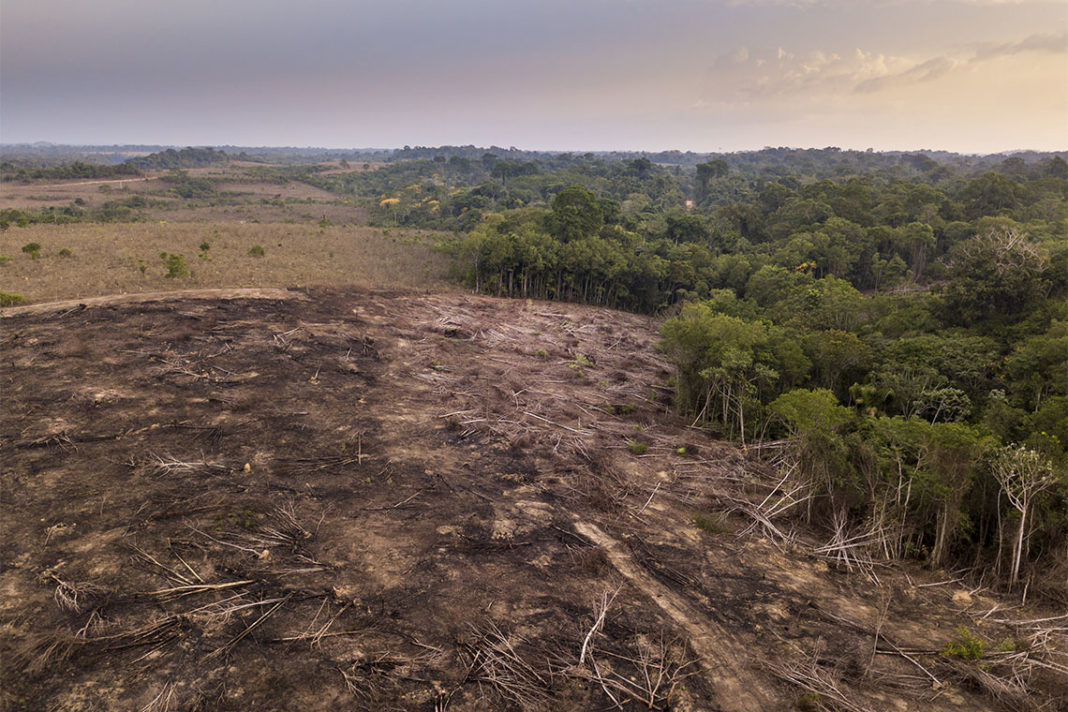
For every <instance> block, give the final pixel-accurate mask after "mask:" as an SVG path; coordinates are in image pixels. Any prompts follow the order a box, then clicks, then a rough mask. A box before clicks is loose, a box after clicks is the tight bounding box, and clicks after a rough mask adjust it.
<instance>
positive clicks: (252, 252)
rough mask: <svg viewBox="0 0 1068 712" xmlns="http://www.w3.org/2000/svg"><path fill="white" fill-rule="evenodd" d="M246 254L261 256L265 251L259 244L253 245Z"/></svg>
mask: <svg viewBox="0 0 1068 712" xmlns="http://www.w3.org/2000/svg"><path fill="white" fill-rule="evenodd" d="M248 254H249V255H250V256H252V257H263V256H264V255H266V254H267V251H266V250H264V249H263V247H262V246H260V245H253V246H252V249H250V250H249V251H248Z"/></svg>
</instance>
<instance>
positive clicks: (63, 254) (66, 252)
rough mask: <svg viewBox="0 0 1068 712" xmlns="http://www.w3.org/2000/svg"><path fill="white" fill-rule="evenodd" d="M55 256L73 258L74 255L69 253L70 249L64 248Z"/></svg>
mask: <svg viewBox="0 0 1068 712" xmlns="http://www.w3.org/2000/svg"><path fill="white" fill-rule="evenodd" d="M57 254H59V256H60V257H73V256H74V253H73V252H71V251H70V249H69V248H66V247H64V248H63V249H62V250H60V251H59V252H58V253H57Z"/></svg>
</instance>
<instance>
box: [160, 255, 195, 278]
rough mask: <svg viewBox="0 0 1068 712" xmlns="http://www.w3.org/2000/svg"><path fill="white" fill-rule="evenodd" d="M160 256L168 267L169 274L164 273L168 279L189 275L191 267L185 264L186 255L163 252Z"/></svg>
mask: <svg viewBox="0 0 1068 712" xmlns="http://www.w3.org/2000/svg"><path fill="white" fill-rule="evenodd" d="M159 257H160V259H161V260H163V263H164V265H165V266H166V267H167V274H165V275H163V276H164V277H166V278H167V279H177V278H179V277H186V276H188V275H189V267H188V266H187V265H186V264H185V255H175V254H171V253H169V252H161V253H159Z"/></svg>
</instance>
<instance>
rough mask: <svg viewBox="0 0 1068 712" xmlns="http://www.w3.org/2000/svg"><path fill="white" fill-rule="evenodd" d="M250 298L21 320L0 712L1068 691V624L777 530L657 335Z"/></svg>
mask: <svg viewBox="0 0 1068 712" xmlns="http://www.w3.org/2000/svg"><path fill="white" fill-rule="evenodd" d="M231 296H233V297H240V296H241V295H240V294H233V295H231ZM247 296H252V295H247ZM258 296H259V297H260V298H258V299H253V298H244V299H241V298H236V299H219V298H204V299H192V298H187V299H174V300H171V301H167V302H148V303H138V304H130V303H114V304H106V303H105V304H100V305H96V306H91V307H89V308H84V309H77V308H75V309H71V308H64V309H62V310H56V311H52V312H48V313H41V312H40V310H38V313H31V312H23V313H22V314H20V315H14V316H9V317H8V318H5V319H4V320H3V322H2V327H3V330H2V331H0V350H2V352H3V359H2V362H0V384H2V386H0V387H2V388H3V391H4V393H5V398H6V405H7V407H6V408H5V409H4V410H3V412H2V413H0V437H2V438H3V442H2V445H0V449H2V451H3V452H4V453H5V456H4V457H3V458H2V464H0V486H2V488H3V491H4V492H5V493H6V496H5V497H4V500H3V502H2V504H0V507H2V509H0V514H2V517H3V521H4V530H5V540H6V542H7V544H6V545H5V551H4V557H5V562H4V569H3V571H2V573H0V588H2V590H3V597H2V599H0V626H2V631H3V635H2V636H0V640H2V645H3V648H2V649H0V660H2V661H3V662H2V664H0V665H2V670H0V673H2V675H3V677H2V682H3V684H2V685H0V690H2V692H0V694H2V698H0V699H2V703H3V706H4V707H5V708H6V709H12V710H31V709H64V710H86V711H88V710H99V709H137V710H163V709H170V710H179V709H188V710H192V709H202V710H238V709H240V710H247V709H257V710H273V709H278V710H282V709H305V710H320V709H321V710H326V709H363V710H389V709H404V710H426V711H427V712H429V711H430V710H434V711H435V712H438V711H444V710H453V711H456V712H460V711H466V710H501V709H514V710H532V711H533V710H545V709H555V710H590V709H604V710H612V709H615V710H649V709H655V710H667V709H672V710H711V709H719V710H728V711H730V710H739V711H742V710H745V711H748V710H754V711H755V710H766V709H783V710H788V709H802V710H872V711H876V710H894V709H901V710H947V711H948V710H978V709H991V710H997V709H1009V710H1029V709H1030V710H1043V709H1044V710H1058V709H1062V708H1063V706H1064V704H1065V702H1066V700H1068V698H1066V697H1065V687H1064V680H1065V679H1066V677H1065V675H1064V673H1065V670H1066V669H1065V667H1064V666H1065V656H1064V650H1065V647H1064V637H1065V632H1066V627H1068V619H1066V618H1065V616H1064V614H1063V611H1041V610H1039V609H1037V608H1034V607H1030V608H1027V609H1022V608H1019V607H1018V606H1017V604H1016V603H1015V602H1014V601H1009V600H1005V599H999V598H997V597H995V596H994V595H992V594H990V593H989V592H987V591H983V590H976V589H966V588H964V587H963V584H962V582H961V581H959V580H957V579H955V578H953V577H952V576H950V577H949V578H947V577H945V576H944V575H942V574H939V573H936V572H928V571H923V570H919V569H916V568H909V567H886V566H880V567H878V568H877V569H871V568H869V569H864V568H861V570H859V571H858V570H857V564H855V563H854V562H851V561H844V562H843V561H841V560H840V559H836V558H835V557H834V556H829V555H827V553H826V552H822V553H821V552H820V551H817V550H816V544H815V543H814V542H810V541H808V540H807V539H806V537H805V535H804V532H799V531H793V530H790V529H788V530H786V531H784V530H783V529H784V528H785V527H786V525H785V524H784V523H783V522H782V521H781V520H780V519H779V518H778V517H777V516H776V510H775V508H774V507H769V505H770V504H771V503H774V502H778V501H779V500H778V499H777V497H776V496H775V495H776V493H777V492H779V487H777V480H776V479H775V478H772V477H769V476H768V474H767V473H766V472H765V470H764V469H763V467H762V466H761V465H760V463H759V462H757V461H756V460H754V459H751V458H747V457H745V456H744V455H743V453H741V452H740V451H739V450H737V449H735V448H733V447H731V446H728V445H724V444H719V443H716V442H713V441H710V440H708V439H707V437H706V436H705V435H703V434H702V433H701V432H699V431H695V430H693V429H691V428H689V427H687V423H685V422H681V421H680V420H679V419H677V418H675V417H674V416H673V415H671V412H670V407H669V401H670V398H669V393H670V391H669V389H668V388H667V384H666V378H667V376H668V370H667V368H666V365H665V364H664V362H663V361H662V360H661V359H660V358H659V357H658V355H657V353H656V352H655V349H654V348H653V343H654V341H655V340H656V323H655V321H653V320H651V319H646V318H642V317H638V316H634V315H626V314H619V313H615V312H610V311H607V310H598V309H592V308H583V307H578V306H568V305H557V304H544V303H536V302H516V301H502V300H494V299H489V298H477V297H467V296H461V295H455V294H454V295H440V294H438V295H424V294H413V293H398V292H393V293H383V292H367V291H356V290H329V291H327V290H310V291H304V292H299V291H298V292H291V293H289V296H288V297H286V298H280V295H279V293H272V292H262V293H259V294H258ZM9 314H10V312H9ZM633 443H638V444H641V445H644V446H645V448H644V449H641V448H635V447H632V444H633ZM779 494H781V492H779ZM769 526H770V527H771V528H769ZM776 531H777V532H778V533H777V534H776V533H775V532H776ZM850 566H852V567H853V569H854V571H853V572H850V570H849V569H850ZM865 574H867V575H865ZM964 631H966V633H965V632H964ZM975 640H978V641H980V642H979V643H978V644H977V643H975V642H974V641H975ZM947 646H949V647H947ZM947 650H949V651H951V652H950V654H945V651H947ZM975 652H978V654H977V655H976V656H975V659H972V653H975Z"/></svg>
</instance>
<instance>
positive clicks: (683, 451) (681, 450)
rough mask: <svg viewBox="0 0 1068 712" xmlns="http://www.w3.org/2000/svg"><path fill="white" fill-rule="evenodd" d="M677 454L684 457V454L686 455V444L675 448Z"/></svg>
mask: <svg viewBox="0 0 1068 712" xmlns="http://www.w3.org/2000/svg"><path fill="white" fill-rule="evenodd" d="M675 454H676V455H678V456H679V457H682V456H683V455H685V454H686V446H685V445H679V446H678V447H677V448H675Z"/></svg>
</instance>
